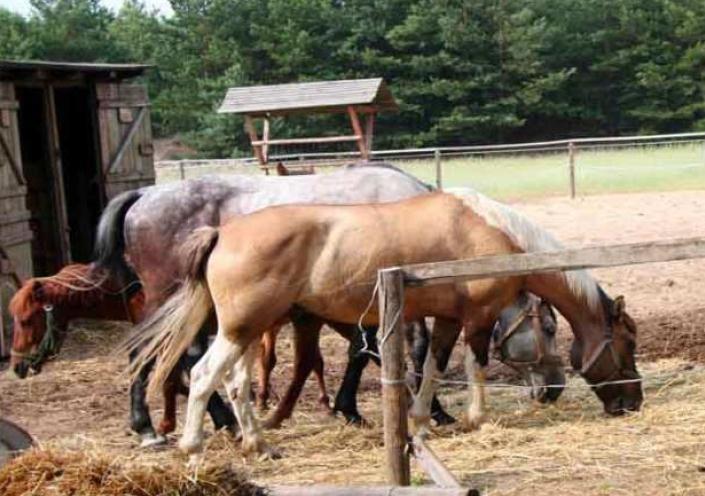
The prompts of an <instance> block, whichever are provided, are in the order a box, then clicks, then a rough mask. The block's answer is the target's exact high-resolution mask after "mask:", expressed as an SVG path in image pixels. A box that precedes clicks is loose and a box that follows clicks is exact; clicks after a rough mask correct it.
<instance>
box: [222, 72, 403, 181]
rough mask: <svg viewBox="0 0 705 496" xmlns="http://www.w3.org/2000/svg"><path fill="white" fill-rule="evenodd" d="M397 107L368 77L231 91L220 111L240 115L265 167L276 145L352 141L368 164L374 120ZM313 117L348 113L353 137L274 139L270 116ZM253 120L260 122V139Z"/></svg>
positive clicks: (378, 82)
mask: <svg viewBox="0 0 705 496" xmlns="http://www.w3.org/2000/svg"><path fill="white" fill-rule="evenodd" d="M398 108H399V107H398V105H397V103H396V101H394V97H393V96H392V94H391V92H390V91H389V88H388V87H387V85H386V84H385V82H384V80H383V79H382V78H371V79H346V80H338V81H315V82H310V83H292V84H275V85H267V86H242V87H237V88H230V89H229V90H228V92H227V93H226V95H225V99H224V100H223V103H222V104H221V106H220V108H219V109H218V112H219V113H232V114H242V115H244V117H245V130H246V132H247V133H248V135H249V137H250V141H251V143H252V148H253V150H254V154H255V157H256V158H257V160H258V161H259V163H260V165H262V166H264V167H265V168H266V165H267V163H268V162H269V151H270V148H271V147H272V146H278V145H305V144H311V143H340V142H352V143H355V144H356V145H357V149H358V151H359V153H360V156H361V157H362V158H363V159H367V158H368V157H369V153H370V150H371V149H372V138H373V134H374V123H375V115H376V114H377V113H378V112H383V111H396V110H398ZM313 113H343V114H345V113H347V114H348V116H349V117H350V126H351V130H352V134H347V135H340V136H323V137H301V138H285V139H272V136H271V133H270V124H269V119H270V117H278V116H287V115H293V114H313ZM257 119H261V120H262V121H263V123H262V126H261V128H262V136H261V137H260V136H259V133H258V131H257V127H256V120H257Z"/></svg>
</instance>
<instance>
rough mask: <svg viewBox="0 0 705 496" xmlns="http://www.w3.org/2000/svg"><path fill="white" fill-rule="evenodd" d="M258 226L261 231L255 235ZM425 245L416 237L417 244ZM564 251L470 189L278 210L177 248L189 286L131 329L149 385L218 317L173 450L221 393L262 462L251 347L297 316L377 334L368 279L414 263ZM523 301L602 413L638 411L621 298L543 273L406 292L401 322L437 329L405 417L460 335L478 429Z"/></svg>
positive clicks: (426, 398)
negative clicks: (553, 312)
mask: <svg viewBox="0 0 705 496" xmlns="http://www.w3.org/2000/svg"><path fill="white" fill-rule="evenodd" d="M262 226H268V229H266V230H265V229H262ZM420 233H423V235H420ZM557 249H560V244H558V243H557V242H556V241H555V239H553V238H552V237H551V236H550V235H549V234H548V233H546V232H545V231H543V230H541V229H540V228H538V227H537V226H535V225H533V224H531V223H530V222H529V221H528V220H526V219H524V218H523V217H521V216H519V215H518V214H517V213H516V212H514V211H512V210H510V209H509V208H508V207H506V206H504V205H501V204H499V203H496V202H494V201H492V200H490V199H488V198H486V197H484V196H482V195H480V194H479V193H477V192H475V191H472V190H469V189H468V190H464V191H459V192H456V193H455V194H454V195H450V194H432V195H426V196H421V197H417V198H413V199H410V200H406V201H400V202H396V203H388V204H377V205H359V206H281V207H275V208H267V209H264V210H261V211H259V212H256V213H254V214H251V215H246V216H242V217H239V218H237V219H233V220H232V221H231V222H230V223H228V224H227V225H226V226H224V227H222V228H221V229H220V230H218V229H215V228H201V229H199V230H198V231H197V232H196V233H195V234H194V235H192V236H191V237H190V238H189V239H188V241H187V242H186V243H185V244H184V247H183V250H184V251H183V253H184V258H183V262H184V264H185V268H186V274H187V279H186V281H185V284H184V285H183V286H182V287H181V288H180V289H179V290H178V291H177V292H176V293H174V294H173V296H172V297H171V298H170V299H169V300H168V301H167V302H166V304H165V305H163V306H162V307H161V308H160V310H159V311H158V312H156V313H155V314H153V315H151V316H150V317H149V318H148V319H147V320H146V321H145V322H144V324H143V325H142V326H140V328H139V329H137V330H136V332H135V334H134V336H135V341H134V342H133V344H135V345H140V346H142V347H143V348H142V352H141V353H140V356H139V358H138V360H137V362H136V364H137V365H139V363H140V361H141V362H143V363H145V362H147V361H150V360H152V359H154V358H157V359H158V363H157V367H156V369H155V373H154V376H153V378H152V382H151V384H150V387H159V385H160V384H161V383H162V381H164V380H165V379H166V378H167V377H168V376H169V374H170V372H171V370H173V367H174V365H175V364H176V362H177V361H178V358H179V357H180V356H181V354H182V353H183V351H184V350H185V349H186V348H187V347H188V345H189V343H190V342H191V341H192V340H193V338H194V337H195V336H196V335H197V334H198V332H199V331H200V329H201V327H202V325H203V323H204V322H205V321H206V319H207V318H208V317H209V315H210V314H211V312H212V311H213V309H214V308H215V311H216V315H217V319H218V334H217V336H216V339H215V342H214V343H213V345H212V346H211V347H210V348H209V350H208V352H207V353H206V355H205V356H204V357H203V358H202V359H201V360H200V361H199V362H198V364H197V365H196V367H194V369H193V370H192V373H191V391H190V394H189V405H188V411H187V418H186V423H185V426H184V433H183V436H182V438H181V442H180V446H181V448H182V449H183V450H185V451H186V452H188V453H197V452H199V451H200V449H201V445H202V439H203V433H202V423H203V415H204V413H205V407H206V400H207V398H208V397H209V396H210V394H211V393H212V392H213V390H214V389H215V388H216V387H217V386H218V385H219V384H220V383H222V384H223V385H224V386H225V387H226V390H227V391H228V395H229V397H230V399H231V402H232V404H233V408H234V411H235V414H236V417H237V418H238V420H239V423H240V425H241V427H242V431H243V447H244V449H245V451H251V450H254V451H260V452H269V449H268V447H267V446H266V444H265V443H264V441H263V439H262V437H261V433H260V431H259V428H258V424H257V420H256V418H255V417H254V415H253V412H252V409H251V407H250V404H249V390H250V389H249V388H250V369H251V365H252V361H253V359H254V354H253V352H254V351H255V349H254V347H252V346H250V344H251V343H252V342H255V341H257V340H258V339H259V338H260V336H261V334H262V333H263V332H264V331H265V330H267V329H268V328H270V327H272V326H273V325H277V324H278V323H280V322H281V320H282V319H283V318H286V316H287V315H288V314H289V312H291V310H292V309H293V308H302V309H304V310H305V311H306V312H308V313H311V314H314V315H317V316H320V317H321V318H324V319H329V320H333V321H336V322H344V323H349V324H354V323H356V322H358V321H361V323H362V324H363V325H377V324H378V321H379V315H378V312H377V309H376V307H375V306H374V305H372V306H370V304H369V302H370V301H374V287H375V280H376V273H377V270H379V269H381V268H384V267H388V266H398V265H406V264H413V263H426V262H435V261H442V260H458V259H466V258H474V257H480V256H488V255H497V254H511V253H522V252H528V251H550V250H557ZM522 289H526V290H528V291H531V292H533V293H535V294H537V295H539V296H541V297H542V298H544V299H545V300H547V301H548V302H549V303H551V304H552V305H553V306H555V307H556V308H557V309H558V311H559V312H561V313H562V314H563V316H564V317H566V319H567V320H568V322H569V323H570V325H571V328H572V331H573V333H574V335H575V337H576V340H575V341H574V345H573V350H572V362H573V365H574V366H575V367H577V368H578V369H579V371H580V373H581V375H582V376H583V377H584V378H585V379H586V380H587V381H588V383H590V384H591V385H593V389H594V391H595V393H596V394H597V396H598V397H599V398H600V400H602V402H603V405H604V408H605V411H606V412H608V413H610V414H620V413H622V412H624V411H626V410H636V409H638V408H639V407H640V405H641V401H642V390H641V384H640V376H639V375H638V373H637V370H636V364H635V361H634V350H635V342H636V334H635V333H636V328H635V325H634V322H633V321H632V320H631V318H630V317H629V316H628V315H627V314H626V313H625V311H624V301H623V299H622V298H618V299H616V300H611V299H609V298H608V297H607V296H606V294H605V293H604V292H603V291H602V290H601V289H600V287H599V286H598V284H597V283H596V282H595V280H594V279H592V277H590V276H589V275H588V273H587V272H585V271H572V272H565V273H555V272H553V273H545V274H535V275H529V276H516V277H503V278H490V279H483V280H478V281H469V282H458V283H455V284H447V285H442V286H437V287H433V288H424V287H421V288H410V289H409V290H408V291H407V294H406V302H405V307H404V312H403V315H402V316H401V317H402V318H403V319H405V320H407V321H413V320H417V319H420V318H423V317H425V316H433V317H436V324H435V329H434V332H433V340H432V343H431V347H430V349H429V352H428V354H427V357H426V362H425V364H424V368H423V372H424V373H423V381H422V384H421V387H420V389H419V393H418V394H417V396H416V398H415V400H414V404H413V406H412V409H411V416H412V418H413V419H414V421H415V424H416V426H417V429H418V430H419V432H424V431H425V430H426V429H427V428H428V421H429V419H430V404H431V398H432V396H433V393H434V391H435V381H434V378H435V375H436V374H437V371H438V347H437V344H436V342H437V340H438V339H439V338H441V337H443V336H447V335H448V334H449V333H454V332H456V330H457V329H458V325H459V324H461V325H462V326H463V328H464V332H465V339H464V341H465V346H466V353H465V362H466V373H467V375H468V377H469V378H472V379H473V387H472V395H471V397H472V401H471V402H470V405H469V407H468V409H467V417H466V422H467V425H468V426H469V427H474V426H476V425H477V424H478V423H479V422H480V421H481V416H482V405H483V403H484V388H483V387H482V386H483V384H482V383H483V382H484V378H485V367H486V365H487V363H488V354H489V346H490V341H491V335H492V329H493V326H494V323H495V321H496V319H497V317H498V316H499V314H500V312H501V310H502V309H503V308H505V307H506V306H507V305H509V304H510V303H512V301H514V300H515V299H516V298H517V296H518V294H519V292H520V291H521V290H522Z"/></svg>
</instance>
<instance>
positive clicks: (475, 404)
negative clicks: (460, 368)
mask: <svg viewBox="0 0 705 496" xmlns="http://www.w3.org/2000/svg"><path fill="white" fill-rule="evenodd" d="M465 374H466V375H467V378H468V381H471V382H472V394H471V395H470V396H469V400H470V401H469V404H468V406H467V412H466V416H465V423H466V427H467V428H468V429H477V428H478V427H480V425H481V424H482V422H483V421H484V419H485V388H484V385H485V376H486V374H485V369H484V367H482V366H481V365H480V364H479V363H478V361H477V358H476V357H475V353H474V352H473V351H472V348H471V347H470V345H469V344H466V345H465Z"/></svg>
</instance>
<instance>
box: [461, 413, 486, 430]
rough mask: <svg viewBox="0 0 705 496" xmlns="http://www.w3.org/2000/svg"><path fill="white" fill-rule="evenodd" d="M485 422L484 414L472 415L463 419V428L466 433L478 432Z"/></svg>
mask: <svg viewBox="0 0 705 496" xmlns="http://www.w3.org/2000/svg"><path fill="white" fill-rule="evenodd" d="M484 421H485V416H484V415H482V414H470V415H466V416H465V417H464V418H463V427H465V430H466V431H476V430H478V429H479V428H480V426H481V425H482V423H483V422H484Z"/></svg>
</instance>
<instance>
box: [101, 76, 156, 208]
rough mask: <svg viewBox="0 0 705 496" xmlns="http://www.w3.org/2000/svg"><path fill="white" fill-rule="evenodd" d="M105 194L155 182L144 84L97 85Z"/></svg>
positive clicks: (150, 129)
mask: <svg viewBox="0 0 705 496" xmlns="http://www.w3.org/2000/svg"><path fill="white" fill-rule="evenodd" d="M96 96H97V99H98V124H99V130H100V131H99V134H100V155H101V162H102V167H103V177H104V184H105V194H106V196H107V197H108V199H110V198H112V197H114V196H115V195H117V194H119V193H121V192H123V191H127V190H131V189H136V188H139V187H141V186H146V185H150V184H154V160H153V155H154V146H153V144H152V126H151V122H150V118H149V100H148V98H147V92H146V90H145V88H144V86H139V85H133V84H120V83H98V84H96Z"/></svg>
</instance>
